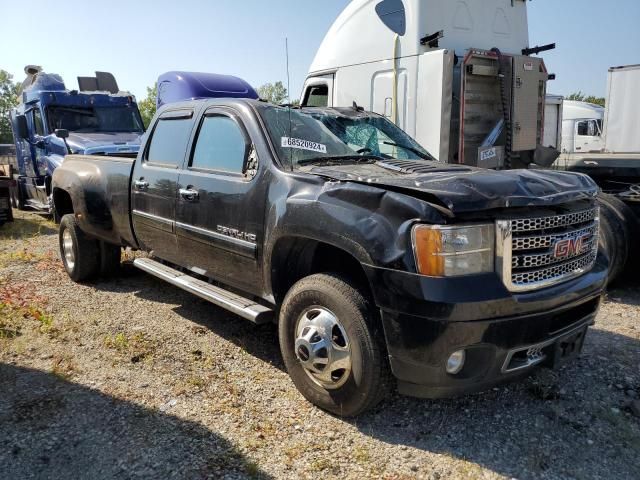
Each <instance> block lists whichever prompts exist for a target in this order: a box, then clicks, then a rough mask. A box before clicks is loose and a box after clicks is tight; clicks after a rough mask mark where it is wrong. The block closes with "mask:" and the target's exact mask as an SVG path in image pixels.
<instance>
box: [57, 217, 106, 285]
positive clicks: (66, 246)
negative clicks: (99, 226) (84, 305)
mask: <svg viewBox="0 0 640 480" xmlns="http://www.w3.org/2000/svg"><path fill="white" fill-rule="evenodd" d="M59 241H60V258H62V263H63V264H64V268H65V270H66V271H67V274H69V277H71V279H72V280H73V281H74V282H82V281H84V280H89V279H90V278H93V277H94V276H95V275H96V274H97V273H98V271H99V269H100V248H99V243H98V241H97V240H94V239H92V238H89V237H88V236H87V235H85V233H84V232H83V231H82V230H80V228H79V227H78V224H77V223H76V217H75V216H74V215H73V214H67V215H65V216H64V217H62V220H61V222H60V234H59Z"/></svg>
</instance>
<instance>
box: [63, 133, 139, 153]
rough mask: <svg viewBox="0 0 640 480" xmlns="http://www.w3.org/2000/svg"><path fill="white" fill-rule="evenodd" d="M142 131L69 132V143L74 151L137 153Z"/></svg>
mask: <svg viewBox="0 0 640 480" xmlns="http://www.w3.org/2000/svg"><path fill="white" fill-rule="evenodd" d="M141 136H142V134H141V133H127V132H114V133H108V132H106V133H103V132H101V133H82V132H69V138H68V139H67V143H68V144H69V146H70V147H71V149H72V150H73V152H74V153H79V154H85V155H96V154H100V153H106V154H109V153H128V152H132V153H135V152H137V151H138V150H139V149H140V137H141Z"/></svg>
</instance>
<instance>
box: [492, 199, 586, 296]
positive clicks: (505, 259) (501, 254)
mask: <svg viewBox="0 0 640 480" xmlns="http://www.w3.org/2000/svg"><path fill="white" fill-rule="evenodd" d="M496 223H497V228H496V232H497V242H496V245H497V264H498V272H499V273H500V274H501V275H502V280H503V282H504V284H505V285H506V286H507V288H509V290H511V291H514V292H518V291H528V290H535V289H538V288H544V287H548V286H551V285H554V284H556V283H559V282H562V281H566V280H569V279H570V278H574V277H577V276H579V275H582V274H583V273H585V272H587V271H588V270H590V269H591V268H592V267H593V265H594V263H595V261H596V256H597V252H598V234H599V212H598V208H597V207H595V208H592V209H589V210H582V211H579V212H575V213H569V214H563V215H556V216H546V217H530V218H517V219H508V220H498V221H497V222H496Z"/></svg>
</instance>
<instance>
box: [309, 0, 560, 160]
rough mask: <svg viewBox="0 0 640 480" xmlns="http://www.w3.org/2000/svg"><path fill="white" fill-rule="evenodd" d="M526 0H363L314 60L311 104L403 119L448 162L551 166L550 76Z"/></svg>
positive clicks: (351, 8)
mask: <svg viewBox="0 0 640 480" xmlns="http://www.w3.org/2000/svg"><path fill="white" fill-rule="evenodd" d="M529 47H530V45H529V35H528V24H527V6H526V2H525V1H523V0H483V1H482V2H479V1H471V0H383V1H380V0H353V1H352V2H351V3H350V4H349V6H348V7H347V8H346V9H345V10H344V11H343V12H342V14H341V15H340V16H339V17H338V19H337V20H336V21H335V22H334V24H333V25H332V26H331V28H330V29H329V32H328V33H327V35H326V37H325V39H324V41H323V42H322V44H321V46H320V48H319V50H318V52H317V54H316V57H315V59H314V61H313V63H312V65H311V68H310V72H309V75H308V78H307V80H306V82H305V85H304V88H303V92H302V98H301V104H302V105H303V107H304V106H305V105H306V106H351V105H353V104H354V103H355V104H357V105H358V106H360V107H363V108H364V109H366V110H370V111H373V112H376V113H378V114H380V115H384V116H385V117H387V118H389V119H391V120H392V121H394V122H395V123H396V124H397V125H398V126H400V127H401V128H402V129H403V130H405V131H406V132H407V133H409V134H410V135H411V136H413V137H414V138H415V139H416V140H418V142H420V143H421V144H422V145H424V146H425V148H427V150H429V152H430V153H431V154H432V155H433V156H434V157H435V158H436V159H438V160H440V161H443V162H451V163H463V164H467V165H475V166H482V167H489V168H495V167H507V168H508V167H521V166H527V165H529V164H530V163H532V162H534V161H535V162H536V163H539V164H545V165H546V164H549V163H550V162H552V161H553V160H554V159H555V157H556V156H557V153H556V150H555V149H549V148H546V149H545V148H543V147H541V143H542V136H543V131H544V99H545V95H546V84H547V80H548V79H549V75H548V73H547V70H546V68H545V65H544V62H543V60H542V59H541V58H538V57H533V56H531V54H532V53H538V52H539V51H544V50H547V49H549V48H553V45H548V46H546V47H540V48H533V49H530V48H529Z"/></svg>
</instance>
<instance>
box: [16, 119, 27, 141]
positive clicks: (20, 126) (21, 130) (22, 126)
mask: <svg viewBox="0 0 640 480" xmlns="http://www.w3.org/2000/svg"><path fill="white" fill-rule="evenodd" d="M16 130H17V133H18V137H20V138H24V139H28V138H29V127H28V126H27V117H25V116H24V115H17V116H16Z"/></svg>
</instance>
